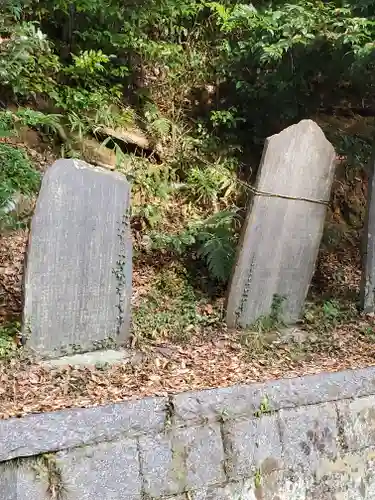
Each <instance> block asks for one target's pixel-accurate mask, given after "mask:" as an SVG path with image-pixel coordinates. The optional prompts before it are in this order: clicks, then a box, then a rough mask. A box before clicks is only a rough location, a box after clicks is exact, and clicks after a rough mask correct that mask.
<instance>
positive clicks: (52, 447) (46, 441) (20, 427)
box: [0, 398, 167, 500]
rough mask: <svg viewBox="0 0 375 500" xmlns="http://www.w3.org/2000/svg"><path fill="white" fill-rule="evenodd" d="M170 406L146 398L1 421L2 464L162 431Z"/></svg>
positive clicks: (163, 399) (0, 451)
mask: <svg viewBox="0 0 375 500" xmlns="http://www.w3.org/2000/svg"><path fill="white" fill-rule="evenodd" d="M166 404H167V399H166V398H145V399H140V400H138V401H126V402H124V403H117V404H112V405H106V406H99V407H96V408H77V409H70V410H62V411H56V412H51V413H41V414H36V415H28V416H26V417H23V418H20V419H18V418H11V419H9V420H0V462H1V461H3V460H9V459H11V458H15V457H25V456H31V455H38V454H40V453H49V452H51V451H59V450H64V449H67V448H74V447H76V446H83V445H88V444H92V443H97V442H101V441H106V440H114V439H118V438H120V437H131V436H138V435H141V434H145V433H149V432H150V433H152V432H155V433H156V432H160V431H161V430H162V429H163V428H164V423H165V415H166V413H165V408H166ZM0 500H1V499H0Z"/></svg>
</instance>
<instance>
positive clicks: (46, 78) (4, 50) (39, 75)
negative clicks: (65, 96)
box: [0, 22, 60, 97]
mask: <svg viewBox="0 0 375 500" xmlns="http://www.w3.org/2000/svg"><path fill="white" fill-rule="evenodd" d="M0 58H1V65H0V85H2V86H4V87H5V88H7V89H9V90H10V91H11V92H12V93H13V94H15V95H18V96H24V97H30V96H31V95H35V94H38V93H40V94H44V93H47V94H50V93H52V92H53V91H54V88H55V85H56V82H55V79H54V76H55V75H56V73H57V72H58V71H59V69H60V62H59V59H58V57H57V56H56V55H55V54H53V52H52V48H51V42H50V41H49V40H48V39H47V37H46V35H45V34H43V33H42V31H41V30H40V29H39V28H38V27H37V26H36V25H35V24H33V23H31V22H29V23H22V24H19V25H15V26H14V27H13V28H12V30H11V32H10V33H9V37H8V38H5V40H3V41H2V43H1V44H0Z"/></svg>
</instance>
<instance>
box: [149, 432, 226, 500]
mask: <svg viewBox="0 0 375 500" xmlns="http://www.w3.org/2000/svg"><path fill="white" fill-rule="evenodd" d="M140 456H141V465H142V474H143V479H144V489H145V492H146V494H148V495H150V496H152V497H153V498H154V497H155V498H158V497H159V496H162V495H171V494H173V493H175V494H177V493H182V492H183V491H186V490H195V489H198V488H201V487H203V486H209V485H211V484H215V483H220V482H223V481H225V474H224V450H223V444H222V441H221V433H220V428H219V426H218V425H211V426H203V427H200V426H198V427H190V428H186V429H172V430H170V431H168V432H166V433H165V435H164V434H163V435H159V436H156V437H145V438H141V439H140Z"/></svg>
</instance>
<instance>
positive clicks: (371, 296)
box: [360, 151, 375, 313]
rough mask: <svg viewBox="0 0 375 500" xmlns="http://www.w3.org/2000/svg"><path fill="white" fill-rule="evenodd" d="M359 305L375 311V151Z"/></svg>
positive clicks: (368, 197)
mask: <svg viewBox="0 0 375 500" xmlns="http://www.w3.org/2000/svg"><path fill="white" fill-rule="evenodd" d="M363 233H364V241H363V263H362V280H361V294H360V301H361V307H362V309H363V310H364V311H365V312H366V313H373V312H375V151H374V153H373V155H372V160H371V170H370V176H369V182H368V195H367V211H366V219H365V224H364V230H363Z"/></svg>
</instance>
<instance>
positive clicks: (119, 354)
mask: <svg viewBox="0 0 375 500" xmlns="http://www.w3.org/2000/svg"><path fill="white" fill-rule="evenodd" d="M142 358H143V355H142V353H140V352H136V351H134V350H131V349H119V350H116V351H115V350H113V349H106V350H104V351H92V352H85V353H83V354H73V355H71V356H61V357H59V358H56V359H48V360H45V361H43V364H44V365H45V366H47V367H49V368H53V367H56V366H96V367H98V366H106V365H116V364H124V363H131V364H133V365H135V364H138V363H140V362H141V361H142Z"/></svg>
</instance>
